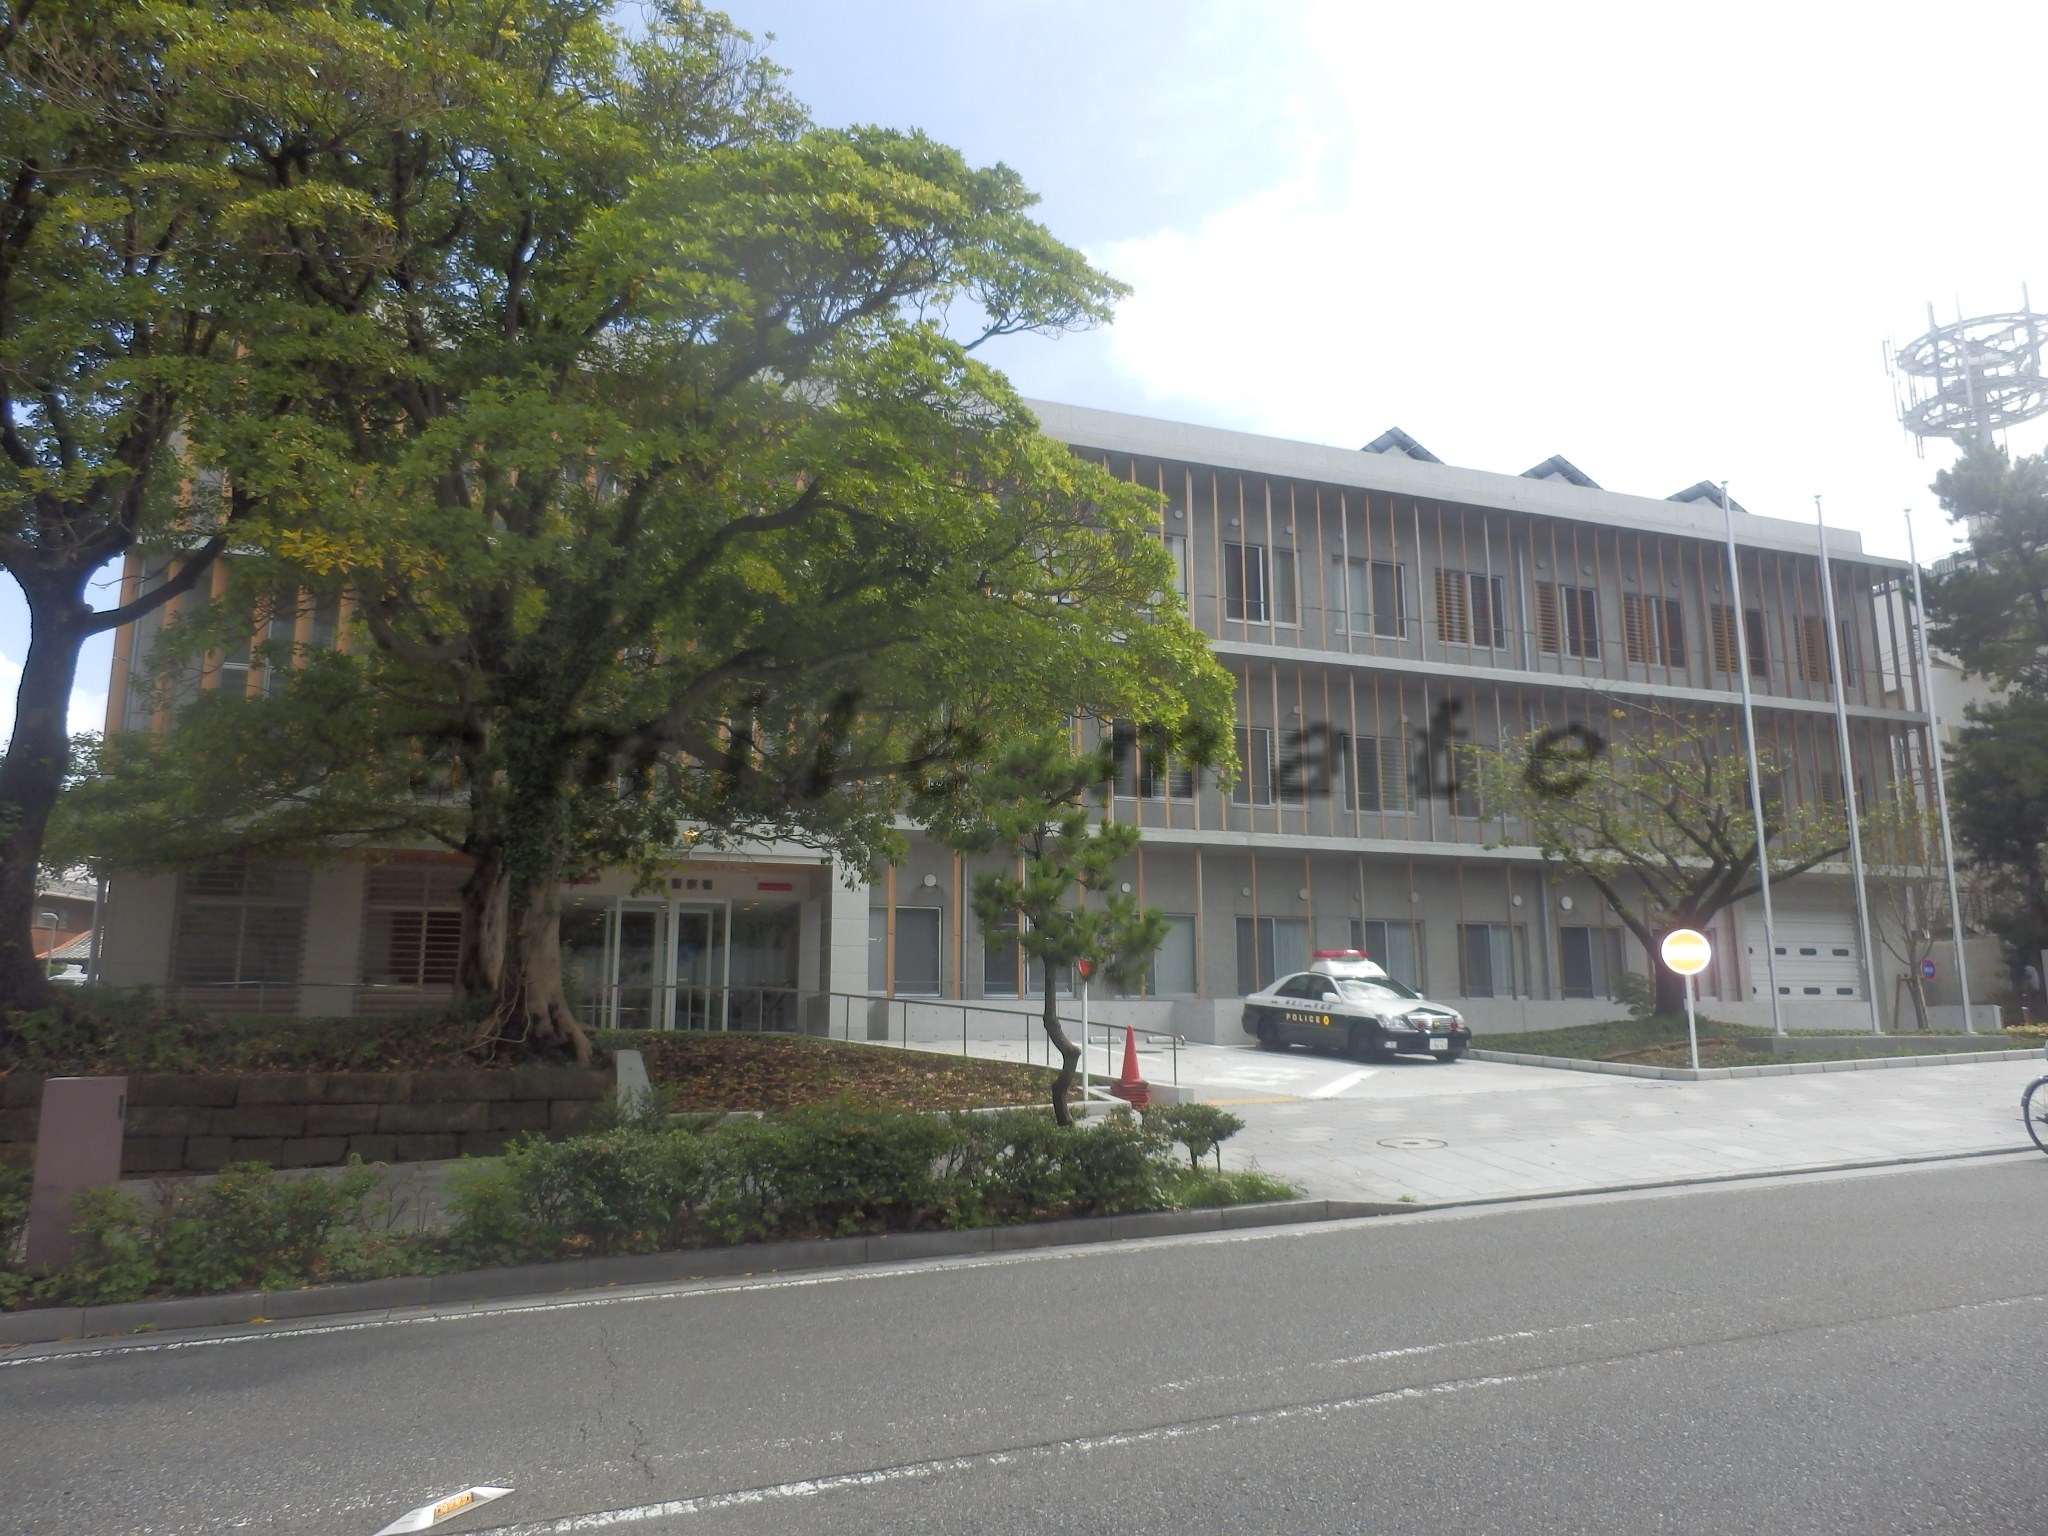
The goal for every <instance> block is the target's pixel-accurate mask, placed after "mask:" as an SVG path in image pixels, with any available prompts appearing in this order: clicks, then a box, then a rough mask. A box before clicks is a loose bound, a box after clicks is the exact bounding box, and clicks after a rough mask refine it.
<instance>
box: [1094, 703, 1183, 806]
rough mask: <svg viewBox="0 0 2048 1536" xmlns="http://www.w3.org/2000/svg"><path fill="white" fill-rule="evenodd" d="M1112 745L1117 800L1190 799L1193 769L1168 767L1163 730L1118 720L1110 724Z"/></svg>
mask: <svg viewBox="0 0 2048 1536" xmlns="http://www.w3.org/2000/svg"><path fill="white" fill-rule="evenodd" d="M1112 732H1113V739H1114V742H1115V745H1116V780H1115V790H1116V795H1117V798H1118V799H1120V800H1131V799H1142V800H1164V799H1167V798H1169V797H1171V798H1172V799H1175V800H1192V799H1194V798H1195V770H1194V769H1192V768H1181V767H1175V766H1172V759H1171V758H1170V757H1169V756H1168V754H1167V750H1166V741H1165V737H1164V735H1163V733H1161V732H1160V731H1158V730H1154V729H1149V728H1146V727H1143V726H1134V725H1132V724H1131V723H1130V722H1129V721H1127V720H1119V721H1117V722H1116V724H1115V726H1114V727H1112Z"/></svg>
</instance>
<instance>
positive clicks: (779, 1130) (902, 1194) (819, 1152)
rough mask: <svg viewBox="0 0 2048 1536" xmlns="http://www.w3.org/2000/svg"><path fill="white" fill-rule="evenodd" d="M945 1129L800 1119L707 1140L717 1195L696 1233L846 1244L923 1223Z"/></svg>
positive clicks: (817, 1115)
mask: <svg viewBox="0 0 2048 1536" xmlns="http://www.w3.org/2000/svg"><path fill="white" fill-rule="evenodd" d="M954 1135H955V1133H954V1131H953V1129H952V1127H951V1125H950V1123H949V1122H948V1121H945V1120H941V1119H938V1118H936V1117H934V1116H930V1115H912V1114H904V1113H901V1112H899V1111H894V1110H856V1109H805V1110H798V1111H795V1112H793V1113H791V1114H789V1115H787V1116H785V1117H783V1118H781V1119H777V1120H751V1121H740V1122H737V1123H735V1124H732V1125H727V1126H723V1127H721V1128H720V1129H719V1130H717V1131H715V1132H713V1133H712V1134H711V1135H710V1136H709V1137H707V1138H706V1141H707V1143H708V1145H709V1146H710V1148H711V1149H712V1150H711V1157H712V1164H713V1178H714V1181H715V1184H716V1193H715V1194H714V1195H713V1196H712V1199H711V1201H710V1203H709V1206H708V1208H707V1209H706V1211H705V1225H706V1226H707V1227H708V1228H709V1229H710V1231H711V1232H713V1233H714V1234H716V1235H717V1236H718V1237H719V1238H720V1239H721V1240H722V1241H725V1242H747V1241H751V1240H753V1239H757V1238H765V1237H799V1236H828V1237H829V1236H846V1235H849V1234H852V1233H856V1232H886V1231H891V1230H900V1229H903V1228H905V1227H914V1226H918V1225H922V1224H925V1223H926V1222H928V1221H929V1220H930V1219H931V1218H932V1217H933V1216H935V1215H936V1213H937V1212H938V1211H939V1210H940V1208H941V1207H942V1205H943V1203H944V1201H943V1196H942V1192H941V1188H940V1184H939V1180H938V1178H937V1176H936V1175H937V1169H938V1167H939V1164H940V1160H941V1159H942V1157H943V1156H944V1154H945V1153H946V1151H947V1149H948V1147H949V1145H950V1144H951V1142H952V1141H953V1139H954Z"/></svg>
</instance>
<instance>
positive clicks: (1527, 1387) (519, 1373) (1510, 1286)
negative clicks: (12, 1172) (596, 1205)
mask: <svg viewBox="0 0 2048 1536" xmlns="http://www.w3.org/2000/svg"><path fill="white" fill-rule="evenodd" d="M2044 1235H2048V1158H2042V1157H2040V1156H2038V1155H2030V1156H2028V1157H2026V1158H2010V1157H2008V1158H2000V1159H1993V1160H1984V1161H1975V1162H1968V1163H1955V1164H1944V1165H1936V1166H1931V1167H1922V1168H1916V1169H1906V1170H1899V1171H1893V1172H1884V1173H1877V1174H1861V1175H1857V1176H1837V1177H1809V1178H1804V1179H1797V1180H1783V1181H1773V1182H1767V1183H1760V1184H1750V1185H1722V1186H1709V1187H1705V1188H1700V1189H1692V1190H1682V1191H1668V1192H1658V1193H1655V1194H1640V1195H1628V1196H1606V1197H1585V1198H1579V1199H1573V1200H1560V1201H1550V1202H1542V1203H1534V1204H1524V1205H1515V1206H1501V1207H1489V1208H1471V1209H1465V1210H1454V1211H1443V1212H1423V1213H1418V1214H1416V1215H1414V1216H1397V1217H1387V1218H1380V1219H1377V1220H1373V1221H1367V1222H1360V1223H1350V1224H1345V1225H1342V1226H1335V1227H1325V1228H1317V1229H1302V1228H1295V1229H1278V1230H1273V1231H1268V1232H1263V1233H1256V1234H1235V1235H1232V1236H1229V1237H1211V1238H1200V1239H1167V1240H1159V1241H1154V1242H1150V1243H1145V1244H1137V1245H1129V1246H1119V1247H1115V1248H1093V1249H1072V1250H1055V1251H1048V1252H1041V1253H1032V1254H1022V1255H1014V1256H1005V1257H1002V1258H1000V1259H993V1258H992V1259H981V1260H968V1261H947V1262H940V1263H933V1264H929V1265H916V1266H904V1267H901V1268H898V1269H893V1270H887V1271H872V1270H869V1271H852V1272H844V1273H840V1274H836V1275H829V1276H822V1275H821V1276H791V1277H787V1278H781V1279H774V1278H763V1279H760V1280H754V1281H741V1282H733V1283H728V1284H720V1285H705V1286H699V1287H694V1288H688V1289H683V1290H671V1291H665V1292H660V1293H625V1292H615V1293H600V1294H598V1295H596V1296H594V1297H593V1296H589V1295H585V1296H578V1297H565V1298H562V1299H560V1300H559V1301H554V1302H550V1303H547V1304H541V1305H526V1306H507V1307H496V1308H490V1309H471V1310H466V1311H451V1312H448V1313H442V1314H414V1315H412V1316H410V1317H394V1318H391V1319H386V1320H378V1319H369V1320H362V1321H350V1322H348V1323H345V1324H338V1325H332V1326H329V1327H327V1328H324V1329H323V1328H319V1327H310V1326H300V1327H297V1328H292V1329H283V1328H275V1329H255V1330H243V1331H242V1332H240V1333H239V1334H229V1335H179V1336H172V1335H164V1336H159V1337H156V1338H144V1339H138V1340H133V1341H124V1342H121V1343H118V1344H113V1345H107V1344H85V1345H77V1346H69V1347H66V1348H60V1349H58V1350H55V1351H41V1350H18V1351H14V1352H13V1353H11V1354H0V1531H6V1532H134V1533H161V1532H181V1533H185V1532H189V1533H198V1532H216V1531H235V1530H251V1531H262V1532H280V1533H296V1532H314V1533H320V1536H352V1533H361V1536H369V1533H371V1532H373V1531H375V1530H377V1529H378V1528H379V1527H380V1526H382V1525H383V1524H384V1523H385V1522H386V1521H388V1520H390V1519H392V1518H393V1517H395V1516H396V1515H398V1514H399V1513H400V1512H402V1511H404V1510H405V1509H408V1508H410V1507H412V1506H414V1505H416V1504H419V1503H422V1502H425V1501H426V1500H427V1499H429V1498H430V1497H432V1496H435V1495H439V1494H443V1493H446V1492H450V1491H452V1490H455V1489H459V1488H462V1487H466V1486H468V1485H470V1484H473V1483H504V1484H509V1485H510V1486H512V1487H513V1488H514V1489H515V1490H516V1492H515V1493H514V1494H513V1495H512V1496H510V1497H508V1498H506V1499H504V1500H502V1501H500V1502H498V1503H496V1504H493V1505H490V1506H488V1507H487V1508H484V1509H479V1510H473V1511H470V1512H468V1513H466V1514H464V1515H462V1516H459V1517H457V1518H456V1519H454V1520H452V1521H450V1522H448V1523H447V1524H446V1525H443V1526H439V1527H436V1529H437V1530H439V1531H449V1532H455V1531H464V1532H478V1531H489V1532H493V1533H498V1536H505V1533H508V1532H511V1531H518V1532H521V1533H525V1532H542V1531H547V1532H560V1533H563V1536H569V1533H574V1532H582V1531H596V1530H607V1531H622V1532H631V1533H639V1532H647V1533H650V1536H651V1533H657V1532H718V1533H728V1532H749V1533H754V1532H760V1533H766V1532H791V1531H820V1532H826V1531H829V1532H835V1533H837V1532H866V1531H890V1532H896V1531H905V1532H935V1533H936V1532H946V1533H965V1532H973V1533H977V1536H982V1533H987V1536H1008V1533H1017V1532H1039V1531H1045V1532H1052V1531H1060V1532H1066V1531H1118V1532H1141V1531H1143V1532H1150V1531H1157V1532H1171V1533H1175V1536H1185V1533H1189V1532H1238V1531H1242V1532H1290V1533H1307V1532H1320V1531H1372V1532H1397V1531H1398V1532H1408V1531H1415V1532H1433V1531H1444V1532H1457V1533H1460V1536H1475V1533H1485V1532H1496V1531H1517V1532H1519V1531H1528V1532H1545V1533H1553V1532H1560V1531H1573V1532H1596V1531H1614V1532H1628V1533H1640V1532H1652V1531H1672V1532H1685V1533H1703V1532H1722V1531H1727V1532H1741V1533H1743V1536H1763V1533H1768V1536H1790V1533H1800V1532H1849V1531H1854V1532H1858V1533H1866V1532H1883V1533H1891V1532H1909V1531H1910V1532H1946V1531H1956V1532H1970V1533H1973V1536H1998V1533H2008V1532H2010V1533H2023V1532H2024V1533H2039V1532H2041V1531H2044V1530H2048V1429H2044V1427H2043V1421H2044V1416H2048V1391H2044V1382H2048V1375H2044V1364H2048V1242H2044V1240H2043V1239H2044Z"/></svg>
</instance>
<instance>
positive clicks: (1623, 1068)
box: [1468, 1048, 2032, 1083]
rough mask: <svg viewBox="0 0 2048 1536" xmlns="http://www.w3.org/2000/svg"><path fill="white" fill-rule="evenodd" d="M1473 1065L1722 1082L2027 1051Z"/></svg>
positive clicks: (1498, 1057) (1477, 1055) (1488, 1057)
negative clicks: (1712, 1062)
mask: <svg viewBox="0 0 2048 1536" xmlns="http://www.w3.org/2000/svg"><path fill="white" fill-rule="evenodd" d="M1468 1054H1469V1055H1470V1056H1471V1058H1472V1059H1473V1060H1474V1061H1498V1062H1502V1063H1504V1064H1506V1065H1508V1066H1511V1067H1552V1068H1555V1069H1556V1070H1558V1071H1560V1072H1599V1073H1602V1074H1605V1075H1606V1076H1609V1077H1654V1078H1661V1079H1662V1080H1664V1081H1666V1082H1676V1083H1718V1082H1725V1081H1727V1080H1728V1079H1730V1078H1738V1077H1791V1076H1793V1075H1794V1074H1796V1073H1802V1072H1875V1071H1880V1070H1882V1069H1884V1068H1886V1067H1963V1066H1975V1065H1980V1064H1982V1063H1985V1062H1992V1061H2025V1060H2027V1059H2028V1058H2029V1056H2030V1055H2031V1054H2032V1053H2031V1052H2030V1051H2028V1050H2024V1049H2018V1048H2007V1049H2005V1050H2000V1051H1943V1052H1938V1053H1935V1054H1932V1055H1927V1056H1861V1057H1854V1058H1851V1059H1849V1060H1845V1061H1774V1062H1770V1063H1767V1064H1762V1065H1758V1066H1752V1067H1701V1068H1699V1069H1698V1070H1694V1069H1693V1068H1691V1067H1645V1066H1639V1065H1637V1064H1636V1063H1635V1062H1632V1061H1587V1060H1586V1059H1584V1058H1583V1057H1578V1056H1530V1055H1526V1054H1524V1053H1523V1052H1520V1051H1486V1050H1479V1049H1476V1048H1475V1049H1473V1050H1471V1051H1470V1052H1468Z"/></svg>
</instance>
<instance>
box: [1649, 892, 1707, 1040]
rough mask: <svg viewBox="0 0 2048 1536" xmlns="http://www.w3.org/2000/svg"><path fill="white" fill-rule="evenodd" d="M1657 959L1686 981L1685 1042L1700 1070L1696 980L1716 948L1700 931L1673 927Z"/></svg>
mask: <svg viewBox="0 0 2048 1536" xmlns="http://www.w3.org/2000/svg"><path fill="white" fill-rule="evenodd" d="M1657 954H1658V958H1659V959H1661V960H1662V961H1663V962H1664V964H1665V965H1666V966H1667V967H1668V968H1669V969H1670V970H1671V971H1672V972H1673V974H1675V975H1679V976H1683V977H1684V978H1685V1040H1686V1044H1687V1046H1688V1047H1689V1048H1690V1049H1691V1052H1692V1069H1693V1071H1695V1072H1697V1071H1699V1069H1700V1026H1699V1020H1698V1016H1697V1015H1696V1014H1695V1012H1694V1010H1693V985H1692V979H1693V977H1695V976H1697V975H1699V973H1700V972H1701V971H1704V970H1705V969H1706V968H1707V965H1708V963H1709V962H1710V961H1712V960H1713V958H1714V946H1713V944H1712V942H1711V941H1710V940H1709V939H1708V938H1707V936H1706V935H1705V934H1704V933H1701V932H1700V931H1699V930H1698V929H1697V928H1674V929H1672V930H1671V931H1670V932H1669V933H1667V934H1665V935H1664V942H1663V943H1662V944H1660V945H1658V946H1657Z"/></svg>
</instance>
